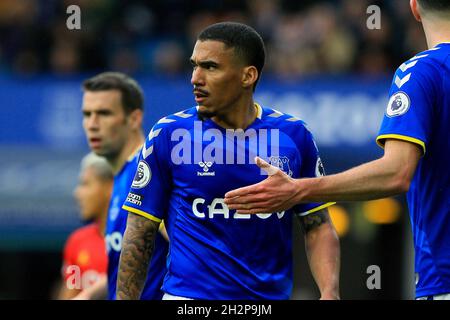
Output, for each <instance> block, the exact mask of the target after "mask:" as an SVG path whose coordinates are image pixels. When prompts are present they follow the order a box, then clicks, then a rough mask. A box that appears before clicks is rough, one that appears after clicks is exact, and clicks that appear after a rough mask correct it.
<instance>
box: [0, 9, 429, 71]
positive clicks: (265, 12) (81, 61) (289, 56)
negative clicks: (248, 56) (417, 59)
mask: <svg viewBox="0 0 450 320" xmlns="http://www.w3.org/2000/svg"><path fill="white" fill-rule="evenodd" d="M372 4H375V5H378V6H379V7H380V8H381V13H382V16H381V22H382V26H383V27H382V28H381V29H379V30H370V29H368V28H367V26H366V21H367V19H368V16H369V15H368V14H367V12H366V9H367V8H368V6H369V5H372ZM70 5H78V6H79V7H80V8H81V30H68V28H67V27H66V19H67V18H68V16H69V14H67V13H66V9H67V7H68V6H70ZM225 20H228V21H238V22H243V23H247V24H249V25H251V26H253V27H254V28H255V29H256V30H258V31H259V32H260V33H261V35H262V37H263V38H264V41H265V43H266V45H267V48H268V52H269V54H268V61H267V68H266V70H265V72H267V73H269V74H270V73H274V71H276V73H277V76H280V77H282V78H286V79H291V78H298V77H302V76H310V75H316V74H323V73H331V74H347V73H353V72H358V73H362V74H364V75H369V76H370V75H380V74H381V75H383V74H389V75H390V74H391V72H392V70H395V68H396V67H397V66H398V65H400V64H401V63H402V62H403V61H404V60H406V59H408V58H409V57H410V56H411V54H412V53H415V52H420V51H423V50H425V49H426V43H425V40H424V38H423V35H422V33H421V30H420V27H419V26H418V25H417V24H416V23H414V19H413V18H412V17H411V15H410V14H409V7H408V1H368V0H361V1H352V0H328V1H326V0H322V1H312V0H309V1H288V0H245V1H240V0H222V1H207V0H202V1H192V0H189V1H187V0H170V1H151V2H150V1H149V2H145V1H138V0H133V1H126V2H121V1H106V0H97V1H87V0H65V1H55V0H53V1H43V0H39V1H35V0H3V1H1V2H0V38H1V39H2V41H1V43H0V70H2V71H3V72H6V73H14V74H20V75H26V76H30V75H35V74H39V73H46V72H48V73H52V74H58V75H71V74H76V73H78V72H96V71H102V70H116V71H122V72H126V73H129V74H137V73H162V74H166V75H174V74H183V73H184V72H186V71H189V70H190V65H189V62H188V61H187V59H185V57H186V56H187V55H188V54H189V53H190V48H191V47H192V45H193V44H194V42H195V35H197V34H198V32H199V31H200V30H202V29H203V28H204V27H205V26H207V25H209V24H211V23H214V22H217V21H225Z"/></svg>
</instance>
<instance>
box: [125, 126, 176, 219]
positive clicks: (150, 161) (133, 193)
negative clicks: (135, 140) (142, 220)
mask: <svg viewBox="0 0 450 320" xmlns="http://www.w3.org/2000/svg"><path fill="white" fill-rule="evenodd" d="M167 131H168V128H167V127H163V126H160V125H158V124H156V125H155V126H154V127H153V129H152V130H151V131H150V133H149V135H148V137H147V139H146V141H145V144H144V145H143V147H142V150H141V152H140V155H139V160H138V166H137V170H136V173H135V176H134V179H133V183H132V185H131V186H130V190H129V193H128V195H127V198H126V200H125V203H124V204H123V209H124V210H127V211H129V212H133V213H135V214H138V215H141V216H143V217H146V218H148V219H150V220H153V221H156V222H161V220H162V219H163V218H164V215H165V214H166V212H167V208H168V203H169V197H170V190H171V182H170V181H171V173H170V163H171V162H170V152H169V148H170V147H169V144H170V140H167V139H166V137H167V136H168V135H166V133H167Z"/></svg>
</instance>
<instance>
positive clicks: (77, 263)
mask: <svg viewBox="0 0 450 320" xmlns="http://www.w3.org/2000/svg"><path fill="white" fill-rule="evenodd" d="M112 186H113V173H112V170H111V167H110V165H109V164H108V162H107V161H106V160H105V159H104V158H102V157H99V156H97V155H95V154H94V153H90V154H88V155H87V156H85V157H84V158H83V160H82V162H81V170H80V178H79V182H78V186H77V188H76V189H75V192H74V195H75V198H76V200H77V202H78V206H79V207H80V213H81V219H82V220H83V221H92V223H90V224H88V225H86V226H84V227H81V228H79V229H77V230H75V231H74V232H73V233H72V234H71V235H70V237H69V238H68V240H67V242H66V245H65V247H64V262H63V279H64V281H63V283H62V285H61V289H60V291H59V296H58V298H59V299H71V298H73V297H75V296H76V295H77V294H79V293H80V292H82V291H87V290H90V288H91V287H92V286H93V285H96V286H98V285H99V284H103V285H104V284H106V269H107V264H108V260H107V257H106V248H105V241H104V230H105V223H106V216H107V213H108V206H109V201H110V197H111V191H112Z"/></svg>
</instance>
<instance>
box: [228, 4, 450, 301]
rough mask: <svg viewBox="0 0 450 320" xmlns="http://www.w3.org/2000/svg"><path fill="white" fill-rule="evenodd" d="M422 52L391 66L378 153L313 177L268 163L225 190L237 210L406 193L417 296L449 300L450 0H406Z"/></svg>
mask: <svg viewBox="0 0 450 320" xmlns="http://www.w3.org/2000/svg"><path fill="white" fill-rule="evenodd" d="M410 6H411V9H412V13H413V15H414V17H415V18H416V19H417V20H418V21H420V22H422V25H423V28H424V31H425V36H426V39H427V43H428V47H429V50H427V51H425V52H422V53H419V54H417V55H416V56H414V57H413V58H411V59H410V60H408V61H406V62H405V63H403V64H402V65H401V66H400V67H399V68H398V69H397V71H396V73H395V75H394V79H393V82H392V85H391V90H390V92H389V96H390V99H389V102H388V105H387V108H386V112H385V116H384V119H383V122H382V124H381V129H380V132H379V135H378V137H377V143H378V144H379V145H380V146H381V147H384V156H383V157H382V158H380V159H378V160H375V161H372V162H369V163H366V164H363V165H361V166H358V167H355V168H353V169H350V170H348V171H345V172H342V173H339V174H336V175H330V176H326V177H320V178H317V179H300V180H296V179H291V178H290V177H288V176H287V175H285V174H283V173H282V172H281V171H280V170H276V169H275V168H273V167H271V166H270V165H269V164H268V163H267V162H264V161H262V160H258V164H259V165H260V166H262V167H264V168H267V169H269V168H270V171H271V173H272V175H271V176H270V177H269V178H268V179H266V180H265V181H263V182H262V183H259V184H256V185H253V186H249V187H244V188H241V189H238V190H234V191H232V192H229V193H228V194H226V197H225V203H227V204H228V205H229V207H230V208H233V209H238V211H239V212H240V213H246V214H248V213H255V212H261V210H262V211H276V210H286V209H288V208H290V207H292V206H293V205H296V204H298V203H302V202H305V201H338V200H350V201H351V200H370V199H376V198H381V197H387V196H393V195H397V194H401V193H404V192H407V201H408V206H409V211H410V218H411V225H412V231H413V238H414V246H415V270H416V298H418V299H430V300H431V299H446V300H450V200H449V199H450V170H449V169H448V163H450V135H449V133H450V130H449V124H450V2H449V1H447V0H411V1H410Z"/></svg>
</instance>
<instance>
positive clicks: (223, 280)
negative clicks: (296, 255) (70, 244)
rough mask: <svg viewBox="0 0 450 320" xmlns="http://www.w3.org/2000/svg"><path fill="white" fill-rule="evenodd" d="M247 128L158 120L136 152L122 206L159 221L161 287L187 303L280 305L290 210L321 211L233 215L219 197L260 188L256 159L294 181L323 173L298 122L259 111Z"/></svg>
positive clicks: (288, 270) (187, 114) (287, 273)
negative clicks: (165, 241) (164, 265)
mask: <svg viewBox="0 0 450 320" xmlns="http://www.w3.org/2000/svg"><path fill="white" fill-rule="evenodd" d="M257 109H258V116H257V118H256V120H255V121H254V122H253V123H252V124H251V125H250V126H249V127H248V128H247V129H246V130H245V131H243V130H231V129H224V128H222V127H220V126H218V125H217V124H215V123H214V122H213V121H212V120H210V119H207V120H203V121H201V120H200V119H199V116H198V114H197V108H191V109H188V110H185V111H182V112H179V113H176V114H174V115H171V116H167V117H165V118H163V119H161V120H160V121H159V122H158V123H157V124H156V125H155V126H154V127H153V129H152V131H151V132H150V134H149V136H148V138H147V140H146V143H145V146H144V148H143V150H142V153H141V155H140V161H139V166H138V171H137V173H136V177H135V179H134V181H133V184H132V187H131V188H130V193H129V195H128V199H127V201H126V202H125V204H124V209H126V210H128V211H130V212H134V213H136V214H139V215H142V216H144V217H147V218H149V219H152V220H155V221H160V220H161V219H165V223H166V228H167V231H168V233H169V238H170V248H169V261H168V272H167V274H166V277H165V279H164V285H163V290H164V291H165V292H167V293H169V294H172V295H176V296H183V297H188V298H194V299H288V298H289V297H290V294H291V289H292V242H291V238H292V234H291V232H292V216H293V215H292V212H291V211H295V212H296V213H298V214H308V213H311V212H314V211H318V210H320V209H321V208H324V207H326V206H328V205H329V204H319V203H316V204H306V205H299V206H297V207H295V209H294V210H290V211H288V212H274V213H261V214H257V215H244V214H237V213H236V211H235V210H229V209H228V207H227V206H226V205H225V203H224V201H223V198H224V195H225V193H226V192H228V191H230V190H232V189H235V188H239V187H243V186H246V185H249V184H253V183H256V182H259V181H261V180H263V179H265V178H267V176H266V175H264V171H262V170H260V169H259V168H258V167H257V166H256V165H255V163H254V160H253V159H254V156H255V155H259V156H260V157H262V158H264V159H266V160H268V161H270V162H271V163H272V164H273V165H276V166H278V167H279V168H280V169H282V170H283V171H284V172H286V173H287V174H289V175H290V176H292V177H313V176H316V174H320V173H321V172H322V171H323V168H322V164H321V162H320V159H319V156H318V151H317V148H316V145H315V143H314V141H313V138H312V136H311V133H310V132H309V131H308V130H307V129H306V128H305V126H304V124H303V122H302V121H300V120H298V119H296V118H294V117H292V116H289V115H286V114H282V113H280V112H278V111H275V110H272V109H268V108H264V109H262V108H261V107H259V106H257Z"/></svg>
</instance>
